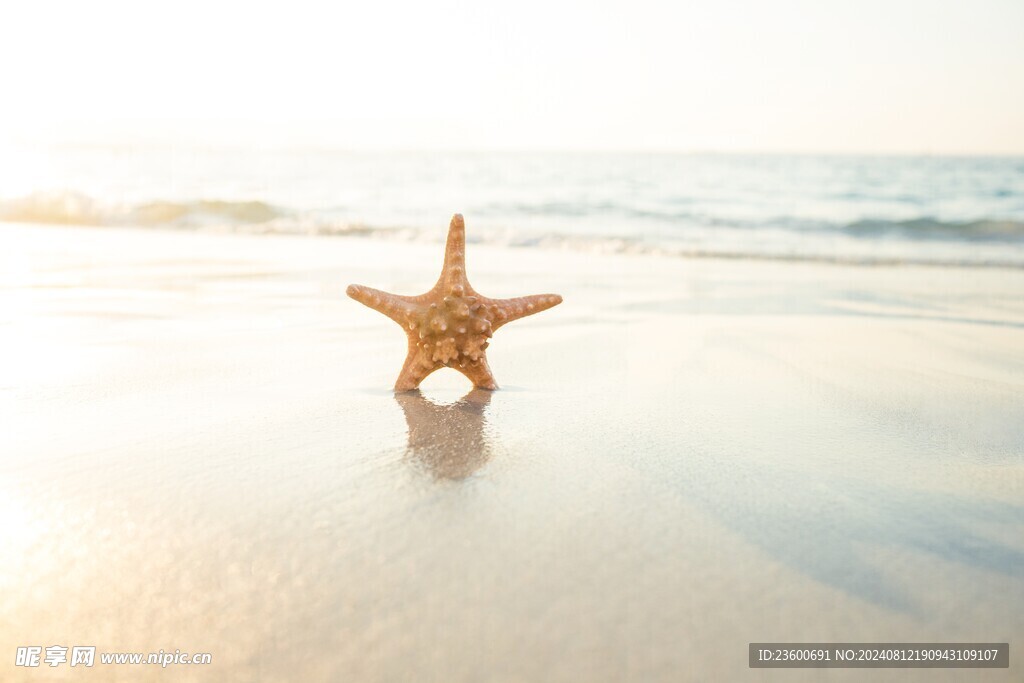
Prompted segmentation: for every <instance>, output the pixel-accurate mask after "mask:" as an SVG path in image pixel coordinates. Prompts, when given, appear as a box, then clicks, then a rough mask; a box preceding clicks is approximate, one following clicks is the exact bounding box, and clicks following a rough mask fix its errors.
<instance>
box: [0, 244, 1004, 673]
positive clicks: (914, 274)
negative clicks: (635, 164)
mask: <svg viewBox="0 0 1024 683" xmlns="http://www.w3.org/2000/svg"><path fill="white" fill-rule="evenodd" d="M440 236H441V235H440V233H439V235H438V237H439V238H440ZM470 239H471V244H470V245H469V248H468V255H467V262H468V273H469V277H470V278H471V280H472V282H473V284H474V286H475V287H476V288H477V289H478V290H479V291H480V292H482V293H484V294H486V295H488V296H492V297H510V296H519V295H524V294H532V293H542V292H558V293H560V294H562V295H563V297H564V299H565V301H564V303H563V304H562V305H560V306H558V307H556V308H554V309H552V310H550V311H545V312H544V313H541V314H539V315H536V316H533V317H530V318H526V319H524V320H521V321H518V322H516V323H514V324H511V325H509V326H507V327H505V328H503V329H501V330H500V331H499V332H498V333H497V334H496V336H495V338H494V340H493V343H492V346H491V348H490V349H489V351H488V356H489V360H490V364H491V367H492V369H493V371H494V374H495V376H496V378H497V380H498V382H499V384H500V385H501V386H502V389H501V390H500V391H497V392H494V393H493V394H492V393H487V392H470V391H469V390H470V387H469V385H468V382H467V381H466V380H465V378H464V377H462V376H461V375H459V374H458V373H455V372H453V371H440V372H437V373H435V374H434V375H432V376H431V377H430V378H428V380H427V381H426V382H425V383H424V386H423V388H422V392H421V393H419V394H412V395H402V396H396V395H394V394H393V392H392V391H391V389H390V387H391V386H392V384H393V382H394V380H395V376H396V374H397V372H398V370H399V368H400V366H401V363H402V360H403V358H404V353H405V343H406V342H405V338H404V335H403V334H402V333H401V331H400V330H399V329H398V327H397V326H396V325H395V324H394V323H392V322H391V321H389V320H387V319H385V318H384V317H382V316H380V315H379V314H377V313H375V312H373V311H371V310H368V309H366V308H364V307H362V306H360V305H359V304H357V303H355V302H354V301H351V300H349V299H347V298H346V297H345V296H344V289H345V286H346V285H348V284H350V283H360V284H365V285H369V286H372V287H377V288H380V289H385V290H388V291H393V292H399V293H407V294H418V293H421V292H423V291H425V290H426V289H428V288H429V287H430V286H431V285H432V284H433V282H434V280H435V279H436V277H437V272H438V268H439V267H440V263H441V253H442V247H441V245H440V244H439V243H409V242H398V241H386V240H375V239H361V238H355V237H332V238H328V237H297V236H296V237H286V236H272V235H267V236H253V235H230V234H210V233H202V232H175V231H171V230H166V231H161V230H134V229H121V228H117V229H113V228H111V229H99V228H86V227H74V228H70V227H60V226H46V227H43V226H23V225H17V224H5V225H2V226H0V344H2V347H0V348H2V353H0V415H2V420H3V428H2V429H0V517H2V518H3V519H4V520H5V523H4V527H3V535H2V536H0V557H2V558H3V559H4V561H3V562H2V563H0V657H2V658H3V662H4V663H2V664H0V680H4V681H22V680H24V681H29V680H31V681H44V680H62V681H63V680H68V681H72V680H75V681H77V680H96V681H98V680H104V681H133V682H134V681H157V680H162V681H166V680H174V681H217V682H229V681H259V682H261V683H270V682H277V681H300V680H301V681H315V680H336V681H361V682H373V681H406V680H416V681H438V682H439V683H440V682H445V683H452V682H456V681H467V682H468V681H493V682H496V683H497V682H500V683H511V682H513V681H565V682H567V683H568V682H572V683H580V682H582V681H589V682H600V681H608V682H622V681H637V682H650V681H689V680H693V681H707V680H745V681H811V680H829V681H865V680H873V681H896V680H899V681H905V680H911V681H962V680H982V679H983V680H986V681H1011V680H1019V679H1020V663H1019V662H1020V657H1021V654H1020V653H1021V648H1022V647H1024V611H1022V610H1021V606H1022V605H1024V399H1022V397H1024V270H1020V269H1017V270H1013V269H998V268H972V267H960V268H945V267H934V266H902V267H898V266H897V267H890V266H878V267H864V266H855V265H833V264H827V263H814V262H802V263H791V262H784V261H771V260H764V261H755V260H741V259H723V260H716V259H710V258H708V259H686V258H659V257H655V256H630V255H621V254H619V255H601V254H587V253H577V252H569V251H560V250H554V249H540V248H537V249H517V248H504V247H499V246H491V245H482V244H473V243H472V236H471V237H470ZM755 641H773V642H800V641H813V642H827V641H836V642H885V641H892V642H928V641H947V642H955V641H960V642H978V641H987V642H1007V641H1009V642H1010V653H1011V669H1009V670H1006V669H1001V670H990V671H985V672H977V671H965V670H945V671H940V670H874V671H871V672H864V671H857V670H807V671H799V670H752V669H748V666H747V644H748V643H749V642H755ZM54 644H61V645H65V646H72V645H95V646H96V647H97V649H98V650H99V651H101V652H131V651H136V652H143V653H148V652H154V651H157V650H161V649H162V650H165V651H173V650H175V649H180V650H181V651H183V652H206V653H211V655H212V663H211V664H209V665H206V666H190V667H185V666H178V667H168V669H171V668H173V671H169V670H167V669H162V668H160V667H159V666H155V667H154V666H144V665H139V666H132V665H123V666H113V665H108V666H99V665H97V666H96V667H95V668H92V669H86V670H83V669H81V668H69V667H60V668H54V669H52V670H51V669H49V668H48V667H46V666H45V665H44V666H43V667H40V668H38V669H24V668H15V667H14V666H13V665H12V664H13V658H14V652H15V650H16V648H17V647H20V646H27V645H41V646H44V647H46V646H50V645H54Z"/></svg>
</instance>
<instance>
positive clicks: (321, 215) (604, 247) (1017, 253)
mask: <svg viewBox="0 0 1024 683" xmlns="http://www.w3.org/2000/svg"><path fill="white" fill-rule="evenodd" d="M489 208H491V209H493V208H494V207H493V206H492V207H489ZM605 209H607V207H605ZM535 212H536V213H537V214H545V215H546V214H550V213H552V212H553V213H555V214H557V215H568V214H570V213H571V214H573V215H577V212H576V210H572V211H570V210H569V209H568V208H567V207H566V206H562V205H558V204H551V203H544V204H539V205H538V206H537V207H536V208H535ZM479 213H480V214H481V215H488V214H489V213H490V212H488V211H486V210H482V211H480V212H479ZM605 213H606V215H607V212H605ZM624 213H628V214H630V215H631V219H632V220H627V222H625V223H624V224H623V225H624V228H625V227H626V226H628V228H629V229H630V230H631V231H632V232H631V233H626V232H625V229H624V231H623V232H624V234H622V235H616V234H608V233H607V232H602V234H600V235H596V234H586V233H582V232H580V231H579V230H578V229H577V230H576V231H572V230H567V231H564V232H557V231H540V232H536V231H535V232H531V231H529V230H509V229H497V228H493V229H486V228H482V229H479V230H476V231H474V234H473V235H472V236H471V241H475V242H478V243H485V244H494V245H499V246H509V247H541V248H547V249H564V250H571V251H581V252H590V253H609V254H646V255H658V256H675V257H691V258H700V257H710V258H728V259H759V260H780V261H816V262H830V263H847V264H860V265H895V264H922V265H925V264H927V265H945V266H990V267H1007V268H1024V222H1020V221H1013V220H992V219H979V220H974V221H961V222H955V221H941V220H937V219H935V218H931V217H921V218H916V219H912V220H884V219H864V220H859V221H855V222H851V223H847V224H840V225H836V224H830V223H824V222H819V223H814V222H811V221H807V220H805V219H799V218H795V217H793V218H788V219H787V218H772V219H766V220H764V221H762V222H752V221H749V220H746V221H734V222H729V221H726V220H722V219H715V220H703V221H686V222H683V223H681V224H680V225H679V227H678V230H676V231H674V232H672V233H669V234H668V235H666V233H665V232H664V231H658V232H657V234H658V237H657V238H654V237H649V236H642V231H639V232H640V234H637V233H638V231H637V230H636V227H635V226H634V225H633V223H634V222H635V221H636V220H639V219H641V218H644V217H650V212H649V211H647V210H645V209H641V208H638V207H634V208H633V209H632V210H631V211H628V212H624ZM491 215H492V216H493V214H491ZM584 215H585V214H584ZM503 217H504V221H502V222H504V223H514V222H515V219H514V217H511V216H508V214H504V215H503ZM0 221H4V222H17V223H43V224H64V225H92V226H109V227H158V228H171V229H196V230H213V231H219V232H225V231H226V232H239V233H246V234H284V235H327V236H372V237H376V238H381V239H391V240H401V241H421V242H436V241H439V240H440V239H441V238H442V237H443V235H441V234H440V233H439V231H438V230H437V229H436V228H430V229H428V228H425V227H418V226H411V225H403V224H395V225H379V224H373V225H370V224H367V223H364V222H359V221H352V220H346V219H340V218H338V217H337V216H336V215H334V214H333V213H332V212H330V211H327V212H318V211H299V210H294V209H289V208H286V207H281V206H276V205H273V204H270V203H267V202H264V201H258V200H246V201H233V200H224V199H203V200H194V201H170V200H157V201H147V202H140V203H135V204H131V203H125V204H111V203H104V202H99V201H97V200H95V199H93V198H91V197H89V196H87V195H84V194H81V193H76V192H59V193H34V194H31V195H28V196H25V197H19V198H14V199H9V200H6V201H0ZM958 245H959V246H958Z"/></svg>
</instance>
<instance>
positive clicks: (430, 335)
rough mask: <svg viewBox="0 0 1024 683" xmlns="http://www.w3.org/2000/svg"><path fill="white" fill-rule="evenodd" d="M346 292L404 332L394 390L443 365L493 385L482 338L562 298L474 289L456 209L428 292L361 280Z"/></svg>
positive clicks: (409, 387)
mask: <svg viewBox="0 0 1024 683" xmlns="http://www.w3.org/2000/svg"><path fill="white" fill-rule="evenodd" d="M346 292H347V294H348V295H349V296H350V297H352V298H353V299H355V300H356V301H358V302H359V303H361V304H363V305H365V306H369V307H370V308H372V309H373V310H375V311H380V312H381V313H383V314H384V315H386V316H387V317H389V318H391V319H392V320H394V321H395V322H396V323H398V324H399V325H401V326H402V329H404V330H405V333H406V335H408V337H409V352H408V354H407V355H406V357H405V364H404V365H403V366H402V371H401V373H399V375H398V380H397V381H396V382H395V391H412V390H413V389H415V388H416V387H418V386H419V385H420V382H422V381H423V380H424V379H425V378H426V377H427V375H429V374H430V373H432V372H434V371H435V370H437V369H438V368H442V367H449V368H453V369H455V370H458V371H459V372H461V373H462V374H463V375H465V376H466V377H468V378H469V381H471V382H472V383H473V386H475V387H476V388H478V389H491V390H493V389H497V388H498V385H497V383H496V382H495V381H494V375H492V374H491V368H490V367H489V366H488V365H487V356H486V355H485V353H484V351H485V350H486V349H487V346H488V344H489V342H488V341H487V340H488V339H489V338H490V337H491V335H492V334H493V333H494V331H495V330H497V329H498V328H499V327H501V326H502V325H505V324H506V323H510V322H512V321H513V320H518V319H519V318H525V317H526V316H528V315H533V314H534V313H540V312H541V311H543V310H545V309H548V308H551V307H552V306H557V305H558V304H560V303H562V297H560V296H559V295H557V294H536V295H533V296H523V297H518V298H515V299H489V298H487V297H485V296H483V295H481V294H478V293H477V292H476V290H474V289H473V287H472V286H471V285H470V284H469V280H468V279H466V225H465V222H464V221H463V220H462V215H461V214H458V213H457V214H455V215H454V216H452V222H451V225H449V226H448V241H447V243H446V244H445V248H444V266H443V267H442V268H441V277H440V278H438V280H437V284H436V285H434V287H433V288H432V289H431V290H430V291H429V292H427V293H426V294H420V295H419V296H401V295H398V294H390V293H388V292H382V291H381V290H379V289H373V288H371V287H363V286H362V285H349V286H348V289H347V290H346Z"/></svg>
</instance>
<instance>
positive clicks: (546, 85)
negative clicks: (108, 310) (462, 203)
mask: <svg viewBox="0 0 1024 683" xmlns="http://www.w3.org/2000/svg"><path fill="white" fill-rule="evenodd" d="M257 5H260V6H257ZM2 142H6V143H9V144H22V143H26V144H49V143H68V142H71V143H89V144H94V143H102V144H142V143H155V144H165V143H173V144H180V143H186V142H187V143H197V144H203V145H214V146H217V145H222V146H233V145H246V146H253V145H255V146H268V147H277V146H288V147H291V146H298V147H329V148H338V149H430V150H443V149H458V150H472V149H510V150H544V149H551V150H644V151H725V152H728V151H742V152H797V153H825V152H839V153H899V154H902V153H927V154H946V153H949V154H972V153H978V154H1022V153H1024V2H1022V1H1021V0H972V1H971V2H964V1H963V0H957V1H955V2H949V1H946V0H885V1H878V0H857V1H846V0H833V1H830V0H817V1H804V0H777V1H773V2H768V1H746V2H741V1H736V0H721V1H717V2H710V1H709V2H700V3H693V2H681V1H673V2H650V1H648V0H631V1H630V2H625V1H621V2H605V1H603V0H588V1H585V2H575V1H569V2H559V1H557V0H544V1H542V2H535V1H534V0H522V1H519V2H515V3H510V2H503V3H490V2H480V1H477V2H455V1H451V0H436V1H431V2H423V0H383V1H377V2H365V1H363V2H351V1H350V0H345V1H339V2H333V3H311V2H305V1H303V0H293V1H291V2H287V3H272V4H271V3H266V4H261V3H255V2H252V3H248V2H247V3H232V2H214V1H213V0H204V1H203V2H191V1H190V0H183V1H180V2H173V3H172V2H164V3H139V2H105V1H103V0H95V1H92V2H80V1H78V0H70V1H67V2H46V1H45V0H44V1H40V2H21V3H8V4H7V5H6V6H5V8H4V21H3V26H2V28H0V143H2Z"/></svg>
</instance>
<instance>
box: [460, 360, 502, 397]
mask: <svg viewBox="0 0 1024 683" xmlns="http://www.w3.org/2000/svg"><path fill="white" fill-rule="evenodd" d="M452 367H453V368H454V369H456V370H458V371H459V372H461V373H462V374H463V375H465V376H466V377H468V378H469V381H470V382H472V383H473V386H474V387H475V388H477V389H487V390H489V391H494V390H495V389H497V388H498V383H497V382H495V381H494V375H492V374H491V368H490V366H489V365H487V358H486V357H484V356H481V357H480V360H478V361H472V362H469V363H464V364H462V365H452Z"/></svg>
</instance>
